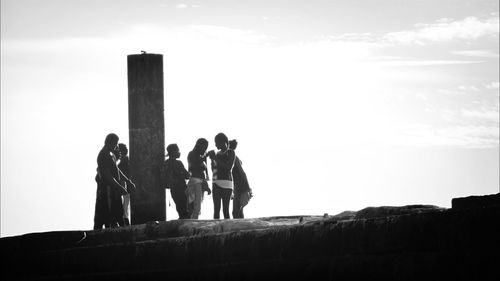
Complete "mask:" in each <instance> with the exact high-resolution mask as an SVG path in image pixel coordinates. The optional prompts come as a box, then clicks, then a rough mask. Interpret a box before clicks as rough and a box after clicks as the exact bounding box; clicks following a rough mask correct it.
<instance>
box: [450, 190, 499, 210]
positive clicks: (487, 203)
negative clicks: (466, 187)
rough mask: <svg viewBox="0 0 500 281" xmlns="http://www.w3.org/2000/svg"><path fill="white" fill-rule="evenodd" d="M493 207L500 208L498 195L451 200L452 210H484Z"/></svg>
mask: <svg viewBox="0 0 500 281" xmlns="http://www.w3.org/2000/svg"><path fill="white" fill-rule="evenodd" d="M494 206H497V207H500V193H497V194H491V195H482V196H468V197H462V198H453V199H452V200H451V207H452V208H453V209H470V208H484V207H494Z"/></svg>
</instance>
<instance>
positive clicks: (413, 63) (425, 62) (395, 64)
mask: <svg viewBox="0 0 500 281" xmlns="http://www.w3.org/2000/svg"><path fill="white" fill-rule="evenodd" d="M482 62H483V61H472V60H471V61H469V60H392V61H384V62H379V63H378V65H380V66H392V67H399V66H439V65H460V64H477V63H482Z"/></svg>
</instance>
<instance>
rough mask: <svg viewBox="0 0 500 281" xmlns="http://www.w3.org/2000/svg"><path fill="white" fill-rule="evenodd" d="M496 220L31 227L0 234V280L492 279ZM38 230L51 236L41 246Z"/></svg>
mask: <svg viewBox="0 0 500 281" xmlns="http://www.w3.org/2000/svg"><path fill="white" fill-rule="evenodd" d="M382 213H383V212H382ZM499 219H500V209H499V208H497V207H490V208H479V209H467V210H453V209H447V210H435V211H429V212H417V213H413V214H404V215H391V216H386V217H376V218H369V219H352V220H338V219H337V218H335V217H334V216H333V217H330V216H326V217H304V216H297V217H274V218H267V219H266V218H263V219H244V220H227V221H224V220H220V221H191V220H186V221H170V222H160V223H155V222H152V223H148V224H145V225H140V226H133V227H129V228H123V229H111V230H103V231H90V232H86V233H87V235H86V238H85V239H84V240H81V234H82V233H83V232H68V233H63V232H57V233H45V234H31V235H27V236H19V237H11V238H2V239H0V245H1V247H2V255H3V260H4V262H2V271H1V276H2V280H6V279H10V280H50V279H54V280H109V279H117V280H118V279H119V280H155V279H162V280H164V279H166V278H167V279H170V280H267V279H270V278H274V279H279V280H281V279H287V280H314V279H315V278H316V279H315V280H319V279H322V280H366V279H385V280H421V279H423V278H424V279H427V280H443V279H445V278H446V280H448V279H450V278H451V279H454V280H496V279H495V278H493V277H497V276H498V273H499V272H498V270H497V265H496V263H497V261H498V260H499V259H500V254H499V253H500V247H499V244H500V243H499V242H498V237H500V230H499V229H498V227H497V226H498V221H499ZM41 237H45V238H44V239H48V240H47V241H52V242H49V243H47V244H46V243H43V239H42V238H41ZM63 237H64V238H63ZM37 239H38V240H37ZM72 239H73V240H72ZM80 240H81V241H80ZM34 241H38V242H41V243H42V244H43V246H42V245H39V244H37V243H34ZM57 241H59V242H60V243H61V244H57V243H56V242H57ZM75 241H80V242H79V243H75ZM25 243H28V244H26V245H30V246H29V247H27V246H26V245H24V244H25ZM30 243H31V244H30Z"/></svg>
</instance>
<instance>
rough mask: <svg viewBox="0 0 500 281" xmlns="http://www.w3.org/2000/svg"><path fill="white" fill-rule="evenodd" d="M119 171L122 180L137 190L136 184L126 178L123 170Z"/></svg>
mask: <svg viewBox="0 0 500 281" xmlns="http://www.w3.org/2000/svg"><path fill="white" fill-rule="evenodd" d="M118 171H119V172H120V179H123V180H125V182H126V183H127V185H130V186H132V188H133V189H135V184H134V183H133V182H132V181H131V180H130V179H129V178H127V176H125V174H124V173H123V172H122V170H120V168H118Z"/></svg>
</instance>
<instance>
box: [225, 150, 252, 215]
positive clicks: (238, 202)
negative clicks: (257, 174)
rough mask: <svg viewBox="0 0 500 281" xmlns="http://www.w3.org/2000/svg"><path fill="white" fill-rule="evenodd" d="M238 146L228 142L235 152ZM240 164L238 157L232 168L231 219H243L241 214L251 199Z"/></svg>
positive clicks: (250, 191) (250, 190)
mask: <svg viewBox="0 0 500 281" xmlns="http://www.w3.org/2000/svg"><path fill="white" fill-rule="evenodd" d="M237 146H238V141H236V140H230V141H229V148H230V149H232V150H236V147H237ZM241 164H242V162H241V160H240V158H239V157H238V155H236V158H235V160H234V168H233V183H234V191H233V194H234V198H233V218H235V219H243V218H244V217H245V215H244V214H243V208H244V207H245V206H246V205H247V204H248V202H249V201H250V198H252V196H253V194H252V189H251V188H250V185H249V184H248V179H247V174H246V173H245V171H244V170H243V167H242V166H241Z"/></svg>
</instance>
